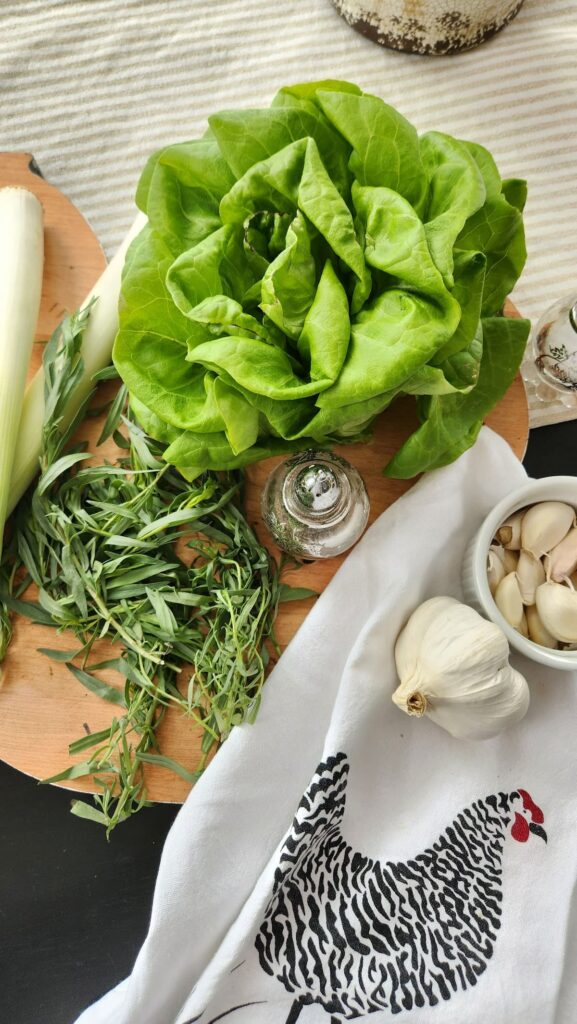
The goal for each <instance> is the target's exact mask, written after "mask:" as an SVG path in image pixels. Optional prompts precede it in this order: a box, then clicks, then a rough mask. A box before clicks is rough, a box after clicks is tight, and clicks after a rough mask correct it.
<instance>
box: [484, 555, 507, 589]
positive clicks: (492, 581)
mask: <svg viewBox="0 0 577 1024" xmlns="http://www.w3.org/2000/svg"><path fill="white" fill-rule="evenodd" d="M501 550H502V549H501ZM504 575H505V566H504V565H503V562H502V560H501V558H500V557H499V555H498V553H497V550H496V549H495V548H489V554H488V555H487V579H488V581H489V590H490V591H491V593H492V594H493V595H494V594H495V591H496V589H497V587H498V586H499V584H500V582H501V580H502V579H503V577H504Z"/></svg>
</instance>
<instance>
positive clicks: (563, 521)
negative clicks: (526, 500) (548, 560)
mask: <svg viewBox="0 0 577 1024" xmlns="http://www.w3.org/2000/svg"><path fill="white" fill-rule="evenodd" d="M574 525H575V509H574V508H572V507H571V505H566V504H565V502H564V501H541V502H540V503H539V504H538V505H533V506H532V507H531V508H530V509H528V510H527V512H525V515H524V516H523V522H522V524H521V547H522V548H523V549H524V550H525V551H530V552H531V554H533V555H535V557H536V558H540V557H541V555H545V554H547V552H549V551H551V549H552V548H554V547H555V546H556V545H557V544H559V542H560V541H562V540H563V538H564V537H565V535H566V534H567V533H568V532H569V530H570V529H571V527H572V526H574Z"/></svg>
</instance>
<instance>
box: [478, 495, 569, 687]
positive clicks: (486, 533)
mask: <svg viewBox="0 0 577 1024" xmlns="http://www.w3.org/2000/svg"><path fill="white" fill-rule="evenodd" d="M538 501H565V502H567V504H568V505H573V506H574V508H575V509H576V510H577V477H574V476H549V477H545V478H544V479H543V480H528V481H527V483H526V484H523V486H522V487H519V488H518V489H517V490H516V491H512V492H511V494H508V495H507V497H506V498H504V499H503V501H501V502H499V504H498V505H496V506H495V508H494V509H493V511H492V512H490V513H489V515H488V516H487V518H486V519H485V521H484V522H483V524H482V526H481V527H480V529H479V530H478V531H477V533H476V534H475V536H474V537H473V539H472V541H471V543H470V544H469V547H468V548H467V551H466V554H465V561H464V563H463V592H464V597H465V601H466V603H467V604H470V605H472V606H473V608H476V609H477V611H478V612H480V613H481V615H483V616H484V617H485V618H486V619H490V620H491V622H495V623H496V624H497V625H498V626H500V627H501V629H502V630H503V632H504V634H505V636H506V637H507V640H508V641H509V643H510V645H511V647H514V648H515V650H517V651H519V652H520V654H524V655H525V656H526V657H527V658H531V659H532V660H533V661H538V662H540V663H541V664H542V665H548V666H549V667H550V668H560V669H563V670H565V671H571V670H573V671H574V670H576V669H577V651H553V650H550V649H549V648H548V647H541V645H540V644H535V643H533V641H532V640H528V639H527V638H526V637H524V636H522V635H521V633H518V632H517V630H516V629H513V627H512V626H510V625H509V623H508V622H507V620H506V619H504V618H503V616H502V615H501V612H500V611H499V609H498V608H497V605H496V604H495V602H494V600H493V597H492V594H491V591H490V590H489V583H488V581H487V555H488V552H489V547H490V545H491V541H492V540H493V537H494V536H495V532H496V531H497V530H498V528H499V527H500V526H501V523H503V522H504V521H505V519H507V518H508V517H509V516H510V515H512V513H513V512H516V511H517V509H519V508H524V506H525V505H534V504H536V502H538Z"/></svg>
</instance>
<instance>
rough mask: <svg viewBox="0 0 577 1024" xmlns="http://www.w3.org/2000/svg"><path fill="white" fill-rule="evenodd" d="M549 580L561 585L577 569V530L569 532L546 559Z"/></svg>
mask: <svg viewBox="0 0 577 1024" xmlns="http://www.w3.org/2000/svg"><path fill="white" fill-rule="evenodd" d="M545 565H546V568H547V578H548V579H551V580H554V581H555V582H556V583H560V582H561V580H563V579H565V578H566V577H567V576H571V574H572V573H573V572H574V571H575V569H577V528H575V527H574V528H573V529H572V530H569V533H568V534H567V536H566V537H563V540H562V541H560V542H559V544H556V546H555V547H554V548H553V549H552V550H551V551H550V552H549V554H548V555H547V557H546V560H545Z"/></svg>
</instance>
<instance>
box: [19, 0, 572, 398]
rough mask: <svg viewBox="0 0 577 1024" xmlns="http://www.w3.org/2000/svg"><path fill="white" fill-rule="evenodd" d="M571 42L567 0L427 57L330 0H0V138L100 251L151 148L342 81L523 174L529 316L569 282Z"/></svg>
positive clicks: (123, 219) (118, 229)
mask: <svg viewBox="0 0 577 1024" xmlns="http://www.w3.org/2000/svg"><path fill="white" fill-rule="evenodd" d="M576 50H577V5H576V3H575V0H526V2H525V5H524V7H523V8H522V10H521V12H520V14H519V15H518V17H517V18H516V19H515V20H514V21H513V22H512V23H511V25H509V26H508V28H506V29H505V30H504V31H503V32H502V33H500V34H499V35H497V36H496V37H495V38H494V39H493V40H491V41H490V42H489V43H486V44H485V45H484V46H482V47H480V48H479V49H477V50H472V51H470V52H468V53H465V54H461V55H460V56H453V57H431V58H427V57H418V56H413V55H409V54H401V53H396V52H393V51H389V50H385V49H383V48H381V47H379V46H377V45H375V44H374V43H372V42H370V41H369V40H367V39H364V38H362V37H361V36H359V35H358V34H357V33H356V32H354V31H353V30H352V29H351V28H350V27H349V26H348V25H347V24H346V23H345V22H344V20H343V19H342V18H340V17H339V15H338V14H337V12H336V10H335V9H334V7H333V6H332V4H331V2H330V0H3V2H0V101H1V116H0V150H6V149H8V150H26V151H31V152H33V153H34V155H35V156H36V159H37V161H38V163H39V165H40V167H41V168H42V171H43V173H44V174H45V175H46V177H48V178H49V179H50V180H51V181H52V182H54V184H56V185H58V186H59V188H61V189H62V191H64V192H65V193H66V194H67V195H68V196H69V197H70V198H71V199H72V200H73V201H74V202H75V203H76V205H77V206H78V207H79V208H80V209H81V210H82V212H83V213H84V215H85V216H86V217H87V219H88V220H89V221H90V223H91V224H92V226H93V228H94V230H95V231H96V233H97V234H98V236H99V237H100V239H101V241H102V243H103V245H104V247H105V249H106V250H107V252H108V253H109V254H110V253H111V252H112V251H113V250H114V248H115V247H116V245H117V244H118V243H119V241H120V240H121V238H122V236H123V234H124V232H125V231H126V229H127V228H128V226H129V224H130V223H131V221H132V219H133V215H134V207H133V195H134V189H135V186H136V182H137V180H138V176H139V173H140V170H141V168H142V166H143V164H144V161H145V160H146V157H147V156H148V154H149V153H150V152H151V151H153V150H154V149H156V148H157V147H159V146H162V145H164V144H165V143H169V142H174V141H177V140H180V139H184V138H189V137H192V136H195V135H197V134H198V133H199V132H201V131H202V130H203V128H204V126H205V122H206V117H207V115H208V114H210V113H211V112H214V111H215V110H217V109H219V108H223V107H230V106H250V105H262V104H266V103H268V101H269V100H270V99H271V97H272V95H273V93H274V92H275V90H276V89H277V88H278V87H279V86H281V85H283V84H287V83H289V82H295V81H300V80H303V81H304V80H313V79H315V78H329V77H330V78H348V79H350V80H352V81H356V82H357V83H358V84H359V85H361V86H362V87H363V88H364V89H366V90H369V91H372V92H375V93H378V94H379V95H380V96H382V97H383V98H384V99H386V100H387V101H388V102H390V103H392V104H394V105H395V106H397V107H398V108H399V109H400V110H401V111H402V112H403V113H404V114H405V115H406V116H407V117H409V119H410V120H412V121H413V122H414V123H415V124H416V125H417V127H418V128H419V129H420V130H423V131H425V130H428V129H432V128H437V129H440V130H445V131H448V132H451V133H452V134H455V135H457V136H461V137H464V138H470V139H475V140H476V141H478V142H481V143H483V144H484V145H486V146H488V147H489V148H490V149H491V151H492V152H493V154H494V155H495V157H496V159H497V162H498V164H499V166H500V169H501V172H502V174H503V175H504V176H507V177H514V176H519V177H526V178H527V179H528V181H529V202H528V207H527V217H526V223H527V236H528V246H529V259H528V263H527V268H526V271H525V274H524V276H523V279H522V282H521V283H520V285H519V286H518V288H517V290H516V292H515V296H514V298H515V299H516V301H517V303H518V305H519V306H520V307H521V309H522V310H523V312H524V313H526V314H527V315H528V316H531V317H533V318H536V317H538V316H539V315H540V313H541V312H542V311H543V309H544V308H546V306H547V305H549V304H550V303H551V302H552V301H553V300H554V299H556V298H557V297H558V296H561V295H564V294H565V293H568V292H571V289H572V288H575V291H576V293H577V280H576V278H577V275H576V273H575V266H576V263H577V235H576V233H575V230H574V226H575V221H576V214H577V185H576V183H575V182H576V175H575V169H574V165H575V159H576V158H575V138H574V130H573V128H574V116H575V114H574V112H575V108H576V107H577V62H576V61H575V52H576ZM576 297H577V294H576ZM561 418H563V415H562V414H561Z"/></svg>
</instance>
